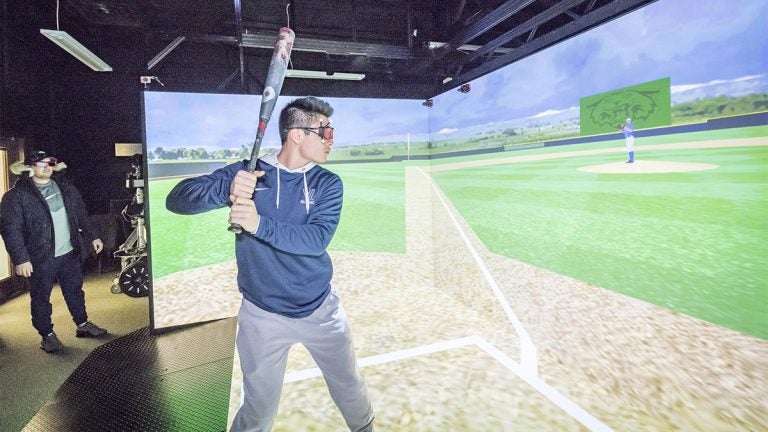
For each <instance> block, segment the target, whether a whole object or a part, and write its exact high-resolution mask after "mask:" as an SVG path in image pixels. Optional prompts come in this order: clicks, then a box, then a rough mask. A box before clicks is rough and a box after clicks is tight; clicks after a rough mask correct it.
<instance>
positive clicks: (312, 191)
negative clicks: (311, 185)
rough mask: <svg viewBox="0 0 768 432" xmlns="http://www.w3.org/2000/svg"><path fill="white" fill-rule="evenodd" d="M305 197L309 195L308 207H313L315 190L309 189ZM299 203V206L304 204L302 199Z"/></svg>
mask: <svg viewBox="0 0 768 432" xmlns="http://www.w3.org/2000/svg"><path fill="white" fill-rule="evenodd" d="M307 195H309V205H315V189H310V190H309V192H308V193H307ZM299 202H300V203H301V204H306V203H305V202H304V198H303V197H302V198H301V199H300V200H299Z"/></svg>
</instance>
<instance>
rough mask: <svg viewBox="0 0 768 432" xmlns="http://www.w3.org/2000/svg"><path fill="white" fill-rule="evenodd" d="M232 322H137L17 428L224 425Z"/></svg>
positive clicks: (123, 430) (61, 430) (124, 431)
mask: <svg viewBox="0 0 768 432" xmlns="http://www.w3.org/2000/svg"><path fill="white" fill-rule="evenodd" d="M235 326H236V320H235V319H234V318H229V319H224V320H218V321H212V322H208V323H204V324H196V325H193V326H189V327H185V328H182V329H176V330H172V331H168V332H163V333H160V334H150V331H149V329H148V328H146V327H145V328H142V329H139V330H136V331H134V332H133V333H130V334H127V335H125V336H123V337H120V338H118V339H115V340H114V341H111V342H109V343H106V344H104V345H102V346H99V347H98V348H96V349H95V350H93V352H92V353H91V354H90V355H89V356H88V357H87V358H86V359H85V360H84V361H83V362H82V363H81V364H80V366H79V367H78V368H77V369H76V370H75V371H74V373H73V374H72V375H71V376H70V377H69V378H68V379H67V380H66V381H65V382H64V384H63V385H62V386H61V387H60V388H59V390H58V391H56V393H55V394H54V395H53V397H51V399H49V400H48V401H47V402H46V403H45V405H43V407H42V408H41V409H40V411H39V412H38V413H37V414H36V415H35V416H34V417H33V418H32V419H31V420H30V422H29V423H28V424H27V426H26V427H25V428H24V431H39V432H50V431H57V432H65V431H73V432H74V431H77V432H84V431H110V432H128V431H174V432H176V431H225V430H226V428H227V413H228V405H229V394H230V387H231V380H232V362H233V356H234V347H235ZM20 390H21V389H20Z"/></svg>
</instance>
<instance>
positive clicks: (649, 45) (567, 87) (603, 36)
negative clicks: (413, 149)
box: [431, 0, 768, 131]
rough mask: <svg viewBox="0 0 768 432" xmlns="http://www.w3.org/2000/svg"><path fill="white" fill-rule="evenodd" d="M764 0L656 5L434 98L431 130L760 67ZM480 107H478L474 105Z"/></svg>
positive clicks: (764, 54)
mask: <svg viewBox="0 0 768 432" xmlns="http://www.w3.org/2000/svg"><path fill="white" fill-rule="evenodd" d="M766 34H768V2H766V1H765V0H737V1H734V2H731V1H727V2H726V1H721V0H660V1H657V2H655V3H652V4H650V5H649V6H646V7H645V8H642V9H640V10H638V11H636V12H633V13H631V14H628V15H625V16H623V17H621V18H618V19H616V20H614V21H611V22H609V23H606V24H604V25H602V26H600V27H598V28H596V29H594V30H592V31H589V32H587V33H584V34H581V35H579V36H577V37H574V38H572V39H569V40H567V41H564V42H561V43H560V44H558V45H555V46H553V47H550V48H549V49H547V50H544V51H542V52H539V53H537V54H534V55H533V56H531V57H528V58H526V59H523V60H521V61H519V62H517V63H514V64H511V65H509V66H507V67H505V68H502V69H499V70H497V71H495V72H493V73H491V74H488V75H486V76H484V77H481V78H478V79H476V80H475V81H472V83H471V85H472V91H471V92H470V93H466V94H461V93H458V92H456V91H455V90H452V91H449V92H446V93H444V94H442V95H440V96H438V97H436V98H435V106H434V108H433V109H432V112H431V115H432V123H433V131H439V130H441V129H445V128H455V127H462V126H470V125H476V124H479V123H487V122H491V121H501V120H510V119H516V118H523V117H529V116H533V115H535V114H537V113H541V112H544V111H547V110H563V109H567V108H570V107H574V106H576V107H577V106H578V105H579V99H580V98H581V97H583V96H588V95H591V94H595V93H602V92H605V91H609V90H613V89H616V88H621V87H626V86H630V85H634V84H639V83H643V82H647V81H652V80H655V79H659V78H664V77H667V76H668V77H670V78H671V84H672V86H673V91H674V89H675V86H679V85H693V84H700V83H707V82H709V81H713V80H735V79H739V78H741V77H744V76H750V75H759V74H765V73H766V70H768V43H767V42H766V40H767V38H766ZM478 107H480V108H478Z"/></svg>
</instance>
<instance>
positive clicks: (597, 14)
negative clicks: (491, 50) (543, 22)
mask: <svg viewBox="0 0 768 432" xmlns="http://www.w3.org/2000/svg"><path fill="white" fill-rule="evenodd" d="M655 1H656V0H615V1H613V2H611V3H608V4H606V5H603V6H601V7H599V8H597V9H595V10H593V11H592V12H589V13H587V14H585V15H583V16H581V17H580V18H579V19H576V20H573V21H571V22H570V23H568V24H566V25H563V26H561V27H559V28H558V29H557V30H553V31H551V32H549V33H546V34H544V35H542V36H540V37H538V38H536V39H534V40H533V41H531V42H529V43H527V44H525V45H523V46H521V47H519V48H516V49H513V50H512V51H511V52H509V53H507V54H504V55H502V56H499V57H496V58H494V59H492V60H489V61H487V62H485V63H483V64H481V65H480V66H478V67H476V68H474V69H470V70H468V71H466V72H465V73H463V74H462V75H460V76H459V77H458V79H457V80H456V82H459V83H466V82H469V81H472V80H473V79H475V78H478V77H480V76H483V75H485V74H487V73H489V72H492V71H494V70H496V69H499V68H501V67H503V66H506V65H508V64H510V63H514V62H516V61H518V60H520V59H523V58H525V57H527V56H529V55H531V54H533V53H535V52H537V51H540V50H542V49H544V48H547V47H549V46H551V45H554V44H556V43H558V42H561V41H563V40H565V39H568V38H570V37H573V36H575V35H577V34H579V33H582V32H584V31H586V30H589V29H591V28H593V27H595V26H597V25H603V24H605V23H606V22H608V21H610V20H613V19H616V18H618V17H620V16H622V15H625V14H628V13H630V12H632V11H634V10H636V9H639V8H641V7H643V6H646V5H648V4H651V3H653V2H655Z"/></svg>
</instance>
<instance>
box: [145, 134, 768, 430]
mask: <svg viewBox="0 0 768 432" xmlns="http://www.w3.org/2000/svg"><path fill="white" fill-rule="evenodd" d="M739 143H741V145H768V139H761V140H759V141H755V140H739V141H735V140H734V141H733V142H720V144H719V145H718V146H721V147H724V146H736V145H739ZM691 144H694V143H684V144H675V145H669V146H665V148H680V147H672V146H680V145H682V146H690V145H691ZM699 144H702V145H703V146H707V147H710V146H712V145H713V144H714V143H712V142H706V143H699ZM648 147H651V146H648ZM653 147H657V146H653ZM684 148H695V147H684ZM642 150H643V147H642V146H638V147H637V151H638V153H640V152H641V151H642ZM614 151H616V152H620V151H623V150H622V149H608V150H604V151H603V152H614ZM588 152H592V151H588ZM584 153H585V152H584V151H572V152H563V153H556V154H542V155H530V156H523V157H513V158H504V159H495V160H490V161H477V162H462V163H456V164H445V165H439V166H436V167H433V168H432V171H442V170H446V169H456V168H463V167H467V166H473V165H475V166H479V165H488V164H497V163H515V162H522V161H530V160H535V158H534V156H539V159H550V158H554V157H569V156H580V155H583V154H584ZM500 161H506V162H500ZM622 165H624V164H622ZM626 165H629V164H626ZM643 165H645V164H638V165H636V166H637V167H642V166H643ZM649 166H650V165H649ZM627 169H630V168H627ZM632 169H634V168H632ZM405 197H406V242H407V244H406V253H405V254H402V255H401V254H387V253H349V252H335V253H332V256H333V259H334V263H335V275H334V285H335V286H336V287H337V288H338V289H339V291H340V293H341V297H342V300H343V302H344V305H345V308H346V309H347V311H348V314H349V315H350V320H351V321H352V325H353V329H354V331H355V341H356V350H357V353H358V358H359V359H360V361H361V364H364V365H365V366H364V368H363V372H364V374H365V375H366V379H367V381H368V384H369V387H370V391H371V395H372V397H373V400H374V403H375V410H376V417H377V420H376V428H377V430H378V431H411V430H413V431H416V430H418V431H441V432H442V431H490V430H547V431H548V430H557V431H563V430H587V429H588V427H587V426H585V423H584V421H583V417H582V418H580V419H577V418H576V417H577V416H576V415H575V414H573V413H572V412H571V411H568V412H566V410H564V409H563V408H562V403H560V405H559V404H558V403H559V402H558V400H559V399H557V398H554V397H552V396H551V395H550V394H545V393H546V392H543V391H542V390H541V388H542V387H535V386H534V385H532V384H531V383H532V381H535V379H537V380H540V381H541V382H543V383H544V384H546V385H548V386H549V387H550V388H551V389H554V390H555V392H556V393H559V395H560V396H562V397H563V398H564V399H566V400H568V401H570V402H572V403H573V404H575V405H576V406H577V407H580V408H581V409H582V410H583V411H585V412H586V413H588V416H587V418H588V417H589V415H591V416H593V417H594V418H595V419H597V420H598V423H597V425H596V426H594V424H593V426H592V428H593V429H594V430H601V426H605V427H606V429H613V430H617V431H619V430H621V431H638V430H644V431H648V430H651V431H704V430H706V431H709V430H717V431H731V430H733V431H737V430H738V431H758V430H768V412H767V411H766V409H765V407H766V406H768V374H766V373H765V371H766V370H768V342H767V341H765V340H761V339H758V338H754V337H750V336H747V335H744V334H740V333H738V332H735V331H732V330H728V329H726V328H723V327H720V326H717V325H714V324H711V323H708V322H704V321H701V320H698V319H695V318H692V317H690V316H686V315H682V314H679V313H675V312H672V311H670V310H667V309H663V308H660V307H657V306H655V305H651V304H648V303H645V302H642V301H639V300H636V299H634V298H631V297H627V296H624V295H621V294H617V293H615V292H612V291H609V290H606V289H602V288H600V287H597V286H593V285H589V284H587V283H584V282H581V281H578V280H574V279H571V278H568V277H565V276H562V275H559V274H556V273H552V272H550V271H547V270H544V269H541V268H537V267H534V266H531V265H528V264H526V263H522V262H519V261H515V260H512V259H509V258H506V257H503V256H499V255H496V254H493V253H490V252H489V251H488V250H487V249H486V248H485V246H484V245H483V244H482V242H480V241H479V239H478V238H477V237H476V236H475V235H474V233H473V232H472V230H471V229H470V228H469V226H468V225H467V224H466V223H465V222H464V221H463V220H462V219H461V217H460V215H459V214H458V212H456V210H455V209H454V208H453V207H452V206H451V204H450V202H448V201H447V200H445V199H444V197H443V196H442V194H441V192H440V191H439V189H438V188H436V186H434V185H433V184H432V182H431V179H430V177H429V169H428V168H419V167H408V168H407V169H406V194H405ZM235 274H236V269H235V267H234V263H223V264H219V265H217V266H212V267H209V268H205V269H197V270H195V271H193V272H186V275H185V276H184V279H178V278H177V276H174V275H169V276H167V277H165V278H162V279H161V280H159V281H156V282H155V287H154V289H155V290H156V292H155V296H154V297H155V310H156V311H161V313H162V311H183V312H184V313H186V316H185V317H186V318H187V319H191V320H198V321H202V320H205V319H211V318H212V317H211V316H210V315H206V313H204V312H203V309H202V308H201V307H200V305H201V304H207V305H215V307H216V309H215V311H214V313H215V314H217V315H220V316H232V315H234V314H236V312H237V308H238V306H239V294H238V293H237V290H236V288H235V287H234V277H235ZM223 280H227V281H232V282H233V283H231V284H227V285H226V286H222V285H221V283H222V281H223ZM190 285H193V286H199V287H206V289H205V294H204V295H205V296H204V297H202V298H201V297H197V296H190V295H189V288H188V287H189V286H190ZM182 287H186V288H185V289H183V290H182ZM213 287H216V288H213ZM177 292H178V293H179V295H177V296H175V295H174V293H177ZM159 294H162V295H159ZM166 296H167V297H166ZM196 297H197V298H196ZM163 298H167V299H169V300H162V299H163ZM505 304H506V305H507V306H509V310H507V309H505ZM515 320H518V321H519V323H520V324H521V325H522V328H523V329H524V333H525V334H521V333H520V331H519V328H516V326H515V322H514V321H515ZM156 325H157V323H156ZM526 335H527V336H528V337H530V340H531V341H532V343H533V346H534V351H533V352H531V351H530V349H528V348H526V347H525V344H524V342H523V340H524V339H525V336H526ZM466 338H476V339H472V340H474V341H480V342H482V343H474V342H471V343H470V342H467V343H465V341H466V340H468V339H466ZM435 344H442V345H440V346H439V347H438V348H436V347H435ZM462 344H463V345H462ZM404 350H410V351H408V352H407V353H404ZM523 355H528V356H529V359H530V356H531V355H533V358H534V359H535V366H536V368H535V371H534V372H530V370H529V372H526V373H520V372H519V371H518V370H517V369H515V367H516V365H520V364H522V363H524V361H523V358H522V356H523ZM368 364H370V365H368ZM529 365H530V363H529ZM312 368H314V363H313V362H312V359H311V357H309V355H308V354H307V353H306V351H304V350H303V349H301V348H300V347H297V348H295V349H294V350H292V352H291V355H290V358H289V368H288V375H287V380H286V385H285V388H284V392H283V399H282V401H281V405H280V413H279V416H278V419H277V421H276V423H275V428H274V430H275V431H295V430H306V431H335V430H345V428H344V423H343V420H342V419H341V417H340V415H339V414H338V412H337V411H336V409H335V408H334V407H333V404H332V402H331V401H330V398H329V397H328V394H327V391H326V390H325V388H324V387H325V385H324V383H323V381H322V379H321V378H319V377H308V378H302V376H303V375H300V374H299V373H300V372H306V371H307V370H311V369H312ZM241 379H242V377H241V375H240V370H239V366H238V362H237V358H236V362H235V369H234V373H233V393H232V402H233V409H232V411H231V413H232V412H234V409H235V407H236V405H237V403H238V401H239V399H240V388H239V385H240V380H241ZM534 384H535V383H534ZM544 388H545V389H546V388H547V387H546V386H545V387H544Z"/></svg>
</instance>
